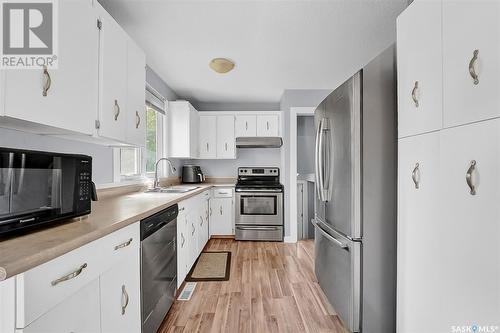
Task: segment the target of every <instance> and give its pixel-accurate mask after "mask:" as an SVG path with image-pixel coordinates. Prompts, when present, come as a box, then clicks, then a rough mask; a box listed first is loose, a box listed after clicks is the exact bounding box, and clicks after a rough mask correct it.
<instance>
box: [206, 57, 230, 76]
mask: <svg viewBox="0 0 500 333" xmlns="http://www.w3.org/2000/svg"><path fill="white" fill-rule="evenodd" d="M208 65H209V66H210V68H212V69H213V70H214V71H216V72H217V73H220V74H225V73H227V72H230V71H231V70H232V69H233V68H234V62H232V61H231V60H229V59H226V58H214V59H212V60H211V61H210V63H209V64H208Z"/></svg>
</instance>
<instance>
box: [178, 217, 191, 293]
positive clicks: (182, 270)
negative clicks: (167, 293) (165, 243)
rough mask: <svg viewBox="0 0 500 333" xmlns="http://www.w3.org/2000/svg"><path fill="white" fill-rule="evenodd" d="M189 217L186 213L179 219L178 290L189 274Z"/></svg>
mask: <svg viewBox="0 0 500 333" xmlns="http://www.w3.org/2000/svg"><path fill="white" fill-rule="evenodd" d="M187 230H188V229H187V217H186V214H185V213H182V214H179V216H178V217H177V288H179V287H180V286H181V284H182V282H184V279H185V278H186V275H187V273H188V271H187V267H188V261H189V243H188V241H189V238H188V237H187V233H186V232H187Z"/></svg>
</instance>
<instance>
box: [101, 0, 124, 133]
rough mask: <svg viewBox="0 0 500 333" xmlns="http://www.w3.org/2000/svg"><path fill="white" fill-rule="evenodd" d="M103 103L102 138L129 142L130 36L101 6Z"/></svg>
mask: <svg viewBox="0 0 500 333" xmlns="http://www.w3.org/2000/svg"><path fill="white" fill-rule="evenodd" d="M96 6H97V8H98V12H99V17H100V19H101V22H102V27H101V32H100V41H99V42H100V67H99V68H100V73H99V79H100V101H99V121H100V128H99V135H100V136H102V137H105V138H108V139H114V140H118V141H125V139H126V135H125V130H126V127H127V122H128V119H127V112H126V109H127V35H126V34H125V32H124V31H123V29H122V28H121V27H120V26H119V25H118V23H116V21H115V20H114V19H113V18H112V17H111V15H109V14H108V13H107V12H106V11H105V10H104V9H103V8H102V7H101V6H100V5H99V4H96Z"/></svg>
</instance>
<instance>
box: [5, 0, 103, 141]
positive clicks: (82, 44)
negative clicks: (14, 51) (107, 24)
mask: <svg viewBox="0 0 500 333" xmlns="http://www.w3.org/2000/svg"><path fill="white" fill-rule="evenodd" d="M58 16H59V30H58V31H59V36H58V38H59V54H58V62H59V65H58V68H57V69H48V70H47V71H45V70H44V69H43V68H39V69H34V70H6V71H4V72H5V73H4V75H5V82H4V83H5V84H4V89H5V91H4V98H5V104H4V105H3V107H4V110H3V111H4V115H5V116H8V117H12V118H15V119H21V120H26V121H30V122H34V123H38V124H42V125H47V126H52V127H55V128H58V129H62V130H66V131H72V132H76V133H78V134H84V135H89V136H90V135H92V134H93V133H94V121H95V119H96V112H97V110H96V106H97V98H98V75H97V73H98V59H97V54H98V45H99V43H98V38H99V30H98V28H97V21H96V16H95V12H94V10H93V8H92V2H91V1H90V0H74V1H60V2H59V15H58ZM2 102H3V101H2ZM2 104H3V103H2ZM0 108H1V107H0ZM1 121H2V120H0V122H1ZM37 132H39V133H42V134H59V133H57V129H50V128H41V129H40V130H38V131H37Z"/></svg>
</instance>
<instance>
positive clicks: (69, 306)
mask: <svg viewBox="0 0 500 333" xmlns="http://www.w3.org/2000/svg"><path fill="white" fill-rule="evenodd" d="M17 332H19V333H21V332H22V333H49V332H50V333H68V332H74V333H91V332H92V333H93V332H101V314H100V304H99V280H98V279H95V280H94V281H92V282H90V283H89V284H88V285H86V286H85V287H83V288H82V289H80V290H79V291H78V292H77V293H75V294H73V295H72V296H71V297H69V298H67V299H66V300H64V301H63V302H62V303H59V304H58V305H57V306H55V307H54V308H52V309H51V310H50V311H49V312H47V313H45V314H44V315H43V316H42V317H40V318H38V319H37V320H35V321H34V322H32V323H31V324H30V325H29V326H28V327H26V328H25V329H22V330H18V331H17Z"/></svg>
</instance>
